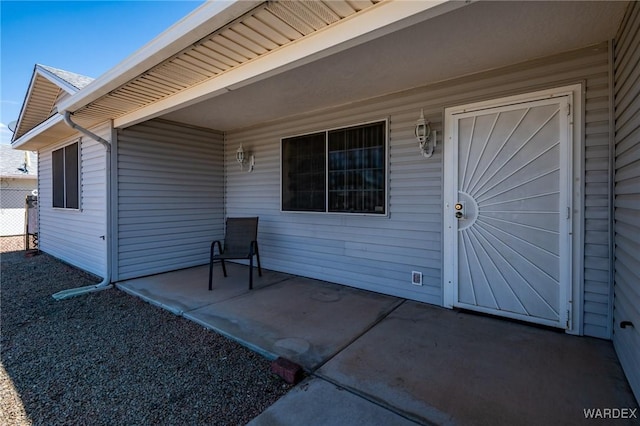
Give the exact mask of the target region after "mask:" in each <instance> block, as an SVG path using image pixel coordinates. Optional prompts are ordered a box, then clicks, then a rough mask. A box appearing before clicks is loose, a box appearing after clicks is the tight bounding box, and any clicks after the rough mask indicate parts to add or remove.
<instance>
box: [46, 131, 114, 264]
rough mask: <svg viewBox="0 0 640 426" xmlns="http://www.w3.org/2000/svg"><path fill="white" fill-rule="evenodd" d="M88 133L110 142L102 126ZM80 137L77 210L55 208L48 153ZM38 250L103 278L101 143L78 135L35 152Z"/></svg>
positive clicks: (103, 173) (103, 163) (104, 206)
mask: <svg viewBox="0 0 640 426" xmlns="http://www.w3.org/2000/svg"><path fill="white" fill-rule="evenodd" d="M91 131H92V132H93V133H95V134H97V135H98V136H100V137H102V138H104V139H106V140H111V126H110V124H109V123H105V124H103V125H100V126H98V127H96V128H92V129H91ZM78 138H81V143H80V153H81V154H80V176H81V177H80V209H79V210H70V209H54V208H53V207H52V206H53V198H52V196H53V192H52V191H53V189H52V170H51V155H52V154H51V153H52V151H54V150H56V149H58V148H61V147H63V146H65V145H68V144H70V143H73V142H75V141H77V140H78ZM38 207H39V215H40V216H39V229H40V231H39V241H38V244H39V247H40V249H41V250H42V251H45V252H47V253H49V254H51V255H53V256H55V257H58V258H60V259H62V260H64V261H65V262H68V263H70V264H72V265H74V266H77V267H79V268H82V269H84V270H87V271H89V272H92V273H94V274H96V275H99V276H105V274H106V271H107V258H106V248H107V244H106V233H107V228H106V217H107V214H106V212H107V204H106V150H105V148H104V146H102V145H101V144H100V143H98V142H96V141H94V140H92V139H90V138H88V137H87V136H84V135H81V134H80V133H78V135H77V136H76V137H74V138H71V139H67V140H65V141H64V142H61V143H59V144H55V145H51V146H48V147H46V148H45V149H42V150H41V151H39V153H38Z"/></svg>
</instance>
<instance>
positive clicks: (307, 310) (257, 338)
mask: <svg viewBox="0 0 640 426" xmlns="http://www.w3.org/2000/svg"><path fill="white" fill-rule="evenodd" d="M400 303H402V299H398V298H395V297H391V296H385V295H381V294H377V293H372V292H368V291H362V290H357V289H353V288H350V287H345V286H340V285H337V284H330V283H327V282H322V281H316V280H311V279H307V278H300V277H294V278H291V279H288V280H286V281H282V282H279V283H277V284H274V285H271V286H268V287H263V288H259V289H257V290H254V291H251V292H248V293H245V294H242V295H240V296H238V297H235V298H232V299H227V300H225V301H224V302H220V303H213V304H209V305H207V306H204V307H202V308H199V309H196V310H192V311H189V312H185V314H184V316H185V317H186V318H189V319H191V320H193V321H196V322H198V323H200V324H202V325H204V326H205V327H209V328H211V329H213V330H216V331H218V332H219V333H222V334H224V335H226V336H229V337H230V338H232V339H235V340H238V341H240V342H241V343H243V344H245V345H247V346H249V347H251V348H253V349H255V350H257V351H258V352H260V353H262V354H264V355H265V356H268V357H271V358H275V357H277V356H282V357H285V358H288V359H290V360H292V361H294V362H296V363H298V364H300V365H302V366H303V367H304V368H305V369H306V370H307V371H312V370H314V369H315V368H317V367H318V366H320V365H321V364H323V363H324V362H326V361H327V360H328V359H329V358H330V357H332V356H333V355H334V354H336V353H337V352H339V351H340V350H342V349H343V348H344V347H346V346H347V345H348V344H349V343H351V342H352V341H353V340H354V339H356V338H357V337H359V336H360V335H361V334H362V333H364V332H366V331H367V330H368V329H369V328H370V327H372V326H373V325H375V324H376V323H377V322H378V321H379V320H380V319H381V318H383V317H384V316H386V315H387V314H388V313H389V312H391V311H392V310H393V309H394V308H395V307H397V306H398V305H399V304H400Z"/></svg>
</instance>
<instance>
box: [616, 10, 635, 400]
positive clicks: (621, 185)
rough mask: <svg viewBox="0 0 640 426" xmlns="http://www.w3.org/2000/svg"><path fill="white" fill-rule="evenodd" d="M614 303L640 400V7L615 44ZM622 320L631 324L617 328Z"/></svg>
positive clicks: (621, 345) (625, 362) (619, 339)
mask: <svg viewBox="0 0 640 426" xmlns="http://www.w3.org/2000/svg"><path fill="white" fill-rule="evenodd" d="M614 74H615V117H616V124H615V129H616V138H615V142H616V145H615V189H614V194H615V202H614V206H615V240H614V241H615V286H614V291H615V299H614V300H615V303H614V313H613V317H614V332H613V333H614V334H613V343H614V345H615V348H616V352H617V353H618V357H619V359H620V363H621V364H622V367H623V368H624V371H625V373H626V375H627V379H628V380H629V383H630V384H631V388H632V389H633V391H634V393H635V396H636V398H637V399H638V400H640V255H639V253H640V4H639V3H636V2H632V4H631V5H630V7H629V9H628V11H627V15H626V16H625V19H624V21H623V24H622V26H621V30H620V33H619V35H618V37H617V38H616V43H615V73H614ZM622 321H631V322H632V323H633V326H632V327H630V326H628V327H625V328H620V323H621V322H622Z"/></svg>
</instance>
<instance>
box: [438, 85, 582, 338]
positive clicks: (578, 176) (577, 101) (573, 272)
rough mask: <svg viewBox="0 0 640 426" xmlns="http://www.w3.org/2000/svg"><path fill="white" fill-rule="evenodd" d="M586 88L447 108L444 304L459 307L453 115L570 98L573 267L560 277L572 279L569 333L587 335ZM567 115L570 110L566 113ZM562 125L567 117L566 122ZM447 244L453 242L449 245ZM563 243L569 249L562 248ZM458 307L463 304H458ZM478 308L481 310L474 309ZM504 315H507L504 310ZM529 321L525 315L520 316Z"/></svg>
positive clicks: (563, 316)
mask: <svg viewBox="0 0 640 426" xmlns="http://www.w3.org/2000/svg"><path fill="white" fill-rule="evenodd" d="M582 92H583V86H582V85H581V84H574V85H570V86H564V87H560V88H553V89H547V90H541V91H536V92H530V93H525V94H520V95H515V96H508V97H504V98H498V99H491V100H487V101H482V102H475V103H471V104H466V105H461V106H455V107H450V108H445V125H444V132H445V135H444V145H445V147H444V196H443V216H444V218H443V226H444V229H443V236H444V238H443V240H444V241H445V243H444V244H443V306H444V307H447V308H452V307H453V306H454V305H456V302H455V301H456V300H457V285H455V283H456V282H457V263H456V253H457V251H458V247H457V245H458V239H457V238H454V237H453V236H452V235H451V234H452V232H453V229H454V228H455V226H454V225H455V224H454V219H453V214H452V213H451V212H450V208H451V207H450V206H452V205H453V203H454V202H455V200H454V199H453V194H454V192H455V190H456V189H457V188H458V182H457V175H456V174H455V173H454V171H455V170H454V169H455V168H454V167H452V165H453V164H454V161H457V158H458V152H457V144H456V143H454V142H455V141H456V140H457V128H456V126H455V122H456V120H455V119H454V115H460V114H465V113H472V112H475V111H479V110H484V109H489V108H499V107H507V106H512V105H517V104H519V103H525V102H532V101H540V100H545V99H551V98H560V97H565V98H566V103H565V102H564V101H563V102H561V105H562V104H564V105H566V106H565V107H563V108H564V109H565V110H566V108H570V109H571V112H570V115H569V119H568V121H567V125H568V128H566V129H561V130H560V131H561V132H566V134H567V135H568V136H567V137H568V141H567V142H568V143H567V146H566V150H563V149H561V150H560V164H564V165H565V167H562V168H561V171H563V170H564V173H562V175H561V177H560V185H561V186H562V187H564V188H565V191H566V195H567V198H566V199H565V200H560V202H561V206H560V209H561V210H560V211H563V210H564V209H566V208H568V209H569V211H570V212H571V214H570V217H569V219H568V220H566V221H561V228H560V232H561V235H564V236H566V241H565V242H564V243H563V242H562V240H561V241H560V244H561V251H562V250H564V251H565V253H567V254H568V257H569V258H570V259H571V261H572V265H571V267H569V268H566V269H564V270H563V273H564V276H563V277H560V279H561V280H564V282H569V283H570V285H569V286H568V288H567V292H566V294H564V293H562V292H561V294H560V309H561V311H560V312H559V314H560V323H561V324H566V325H567V327H566V332H567V333H570V334H582V322H583V321H582V320H583V306H582V305H583V302H582V296H581V294H582V293H583V291H584V289H583V283H582V275H583V274H582V272H581V271H582V269H583V265H584V260H583V257H582V253H583V248H582V247H583V241H584V237H583V235H584V229H583V224H582V222H583V213H582V212H583V208H584V202H583V201H582V200H583V198H584V195H583V193H584V190H583V189H584V177H583V174H584V171H583V167H584V166H583V161H582V158H583V147H582V145H583V143H582V140H583V130H582V128H583V122H584V118H583V103H584V101H583V97H582V96H583V93H582ZM567 113H568V111H567ZM561 123H562V120H561ZM447 242H448V243H447ZM563 246H564V248H562V247H563ZM457 305H459V304H457ZM564 306H566V307H567V311H566V312H565V311H564V308H563V307H564ZM474 309H475V310H479V311H482V309H478V308H477V307H474ZM501 315H503V314H502V313H501ZM504 316H506V317H510V318H520V316H518V315H513V314H507V313H505V314H504ZM520 319H524V318H520ZM536 322H538V323H542V324H545V321H536Z"/></svg>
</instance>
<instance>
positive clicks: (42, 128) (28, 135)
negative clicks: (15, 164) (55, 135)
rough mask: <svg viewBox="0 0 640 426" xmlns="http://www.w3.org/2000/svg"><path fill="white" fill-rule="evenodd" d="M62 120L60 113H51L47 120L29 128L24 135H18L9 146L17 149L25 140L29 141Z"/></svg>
mask: <svg viewBox="0 0 640 426" xmlns="http://www.w3.org/2000/svg"><path fill="white" fill-rule="evenodd" d="M63 121H64V120H63V118H62V116H61V115H59V114H56V115H53V116H51V117H49V118H48V119H47V120H45V121H43V122H42V123H40V124H38V125H37V126H36V127H34V128H33V129H31V130H29V131H28V132H27V133H25V134H24V135H22V136H20V137H19V138H18V139H16V140H15V141H13V142H11V147H12V148H13V149H18V148H19V147H21V146H22V145H24V144H26V143H27V142H29V141H31V139H33V138H35V137H36V136H38V135H39V134H41V133H44V132H46V131H47V130H49V129H51V128H52V127H54V126H56V125H58V124H60V123H62V122H63Z"/></svg>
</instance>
